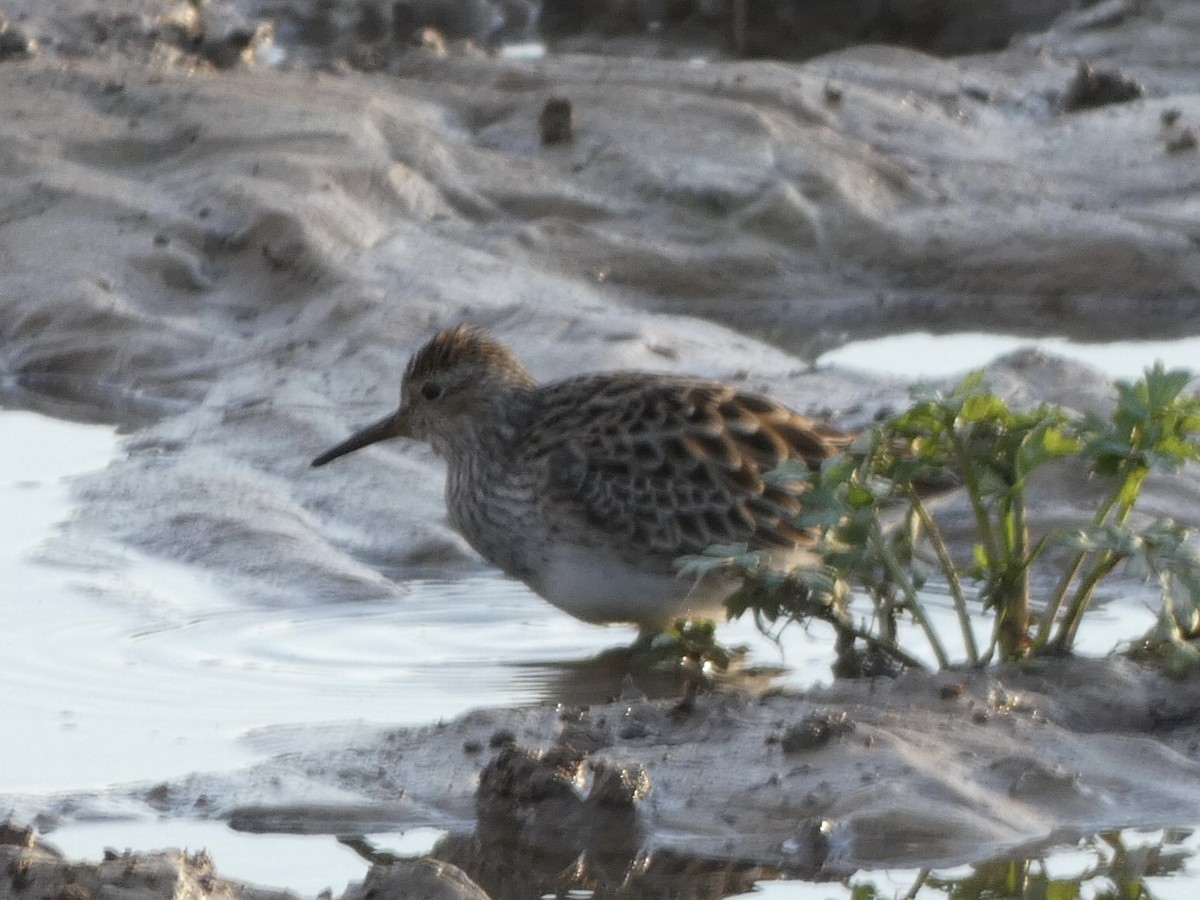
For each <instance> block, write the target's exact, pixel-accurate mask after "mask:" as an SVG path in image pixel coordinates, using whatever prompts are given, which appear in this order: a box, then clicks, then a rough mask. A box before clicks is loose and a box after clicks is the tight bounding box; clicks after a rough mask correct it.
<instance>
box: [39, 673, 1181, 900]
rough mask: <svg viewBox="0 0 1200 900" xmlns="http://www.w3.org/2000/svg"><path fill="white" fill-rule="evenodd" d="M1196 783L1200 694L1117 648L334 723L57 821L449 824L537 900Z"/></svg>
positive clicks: (455, 835) (309, 826)
mask: <svg viewBox="0 0 1200 900" xmlns="http://www.w3.org/2000/svg"><path fill="white" fill-rule="evenodd" d="M292 741H293V742H295V743H297V744H300V743H303V741H302V740H299V739H298V735H297V736H293V738H292ZM1197 776H1200V685H1197V684H1196V683H1194V682H1178V681H1170V680H1167V679H1165V678H1163V677H1162V676H1160V675H1158V674H1155V673H1153V672H1150V671H1148V670H1145V669H1143V668H1140V667H1138V666H1137V665H1135V664H1133V663H1130V662H1127V661H1124V660H1120V659H1110V660H1103V661H1098V660H1056V661H1039V662H1036V663H1030V664H1027V665H1024V666H1021V667H1013V666H1001V667H999V668H997V669H994V670H991V671H988V672H982V673H981V672H953V671H951V672H944V673H941V674H937V675H924V674H917V673H911V674H908V675H905V676H903V677H901V678H898V679H881V680H875V681H856V682H842V683H838V684H836V685H834V686H833V687H831V688H828V689H821V690H813V691H809V692H805V693H802V694H798V695H797V694H791V693H787V692H767V693H765V694H761V693H760V694H753V695H752V694H747V693H742V692H739V691H736V690H733V691H722V692H717V693H714V694H707V695H700V696H699V697H697V698H696V699H695V702H694V703H680V702H678V701H670V702H664V701H657V702H655V701H647V700H645V699H641V698H638V697H636V696H632V697H628V698H625V699H622V700H619V701H614V702H610V703H599V704H592V705H583V706H580V705H575V706H560V707H558V708H539V709H526V710H495V711H480V712H477V713H472V714H470V715H467V716H464V717H462V718H460V719H457V720H455V721H452V722H449V723H445V724H439V725H437V726H433V727H426V728H416V729H403V730H392V729H382V730H377V731H374V732H370V731H367V730H365V729H364V730H361V731H360V732H359V733H358V734H355V735H354V736H353V737H352V738H349V739H347V738H346V737H344V736H340V735H328V734H327V735H325V736H324V737H320V738H319V739H318V742H317V746H311V745H310V748H309V749H308V750H305V751H300V752H296V751H293V752H288V753H284V754H281V755H279V756H276V757H275V758H273V759H271V760H269V761H266V762H263V763H261V764H259V765H256V766H254V767H253V768H250V769H248V770H245V771H243V772H238V773H232V774H220V773H214V774H207V775H194V776H190V777H188V778H185V779H181V780H179V781H173V782H167V783H161V784H156V785H146V786H140V787H134V788H132V789H128V790H125V791H120V792H117V793H116V794H115V795H114V794H104V795H93V796H88V795H80V796H73V797H71V798H67V799H64V800H62V801H61V803H60V804H59V805H58V807H57V808H55V804H51V805H50V806H49V807H48V808H46V809H45V810H43V812H42V814H41V821H42V825H43V827H47V828H51V829H52V828H53V823H54V821H55V819H56V818H58V817H60V816H68V817H80V816H82V817H88V816H91V815H96V814H100V813H102V812H104V811H107V812H108V814H111V813H112V811H113V810H114V804H115V803H119V804H123V805H124V807H125V810H126V812H127V813H129V812H132V811H133V810H134V809H135V808H136V807H141V808H142V809H152V810H153V811H154V812H155V814H158V815H168V816H197V815H202V816H205V817H215V818H218V819H222V820H226V821H228V822H229V823H230V825H231V826H232V827H234V828H237V829H241V830H246V831H252V832H258V831H262V832H281V831H282V832H295V833H305V834H315V833H329V834H339V835H342V836H343V840H345V841H347V842H349V843H351V844H352V845H361V847H368V846H369V838H368V840H366V841H361V840H351V839H350V838H349V837H348V836H349V835H356V834H357V835H368V836H369V834H370V833H371V832H372V831H387V830H394V829H396V828H398V827H411V826H413V825H435V826H437V827H440V828H444V829H446V830H447V831H448V832H449V835H448V836H447V837H446V838H445V839H443V840H442V841H441V842H440V843H439V844H438V845H437V846H435V848H434V850H433V853H432V855H433V857H435V858H439V859H442V860H444V861H447V862H451V863H453V864H455V865H457V866H460V867H462V868H463V869H464V870H465V871H466V872H467V874H468V875H470V876H471V877H472V878H474V879H475V880H476V881H478V882H479V883H480V884H482V885H483V886H484V887H485V888H487V889H488V890H489V891H495V892H498V893H497V894H496V895H497V896H500V895H502V896H521V895H522V893H521V891H525V892H526V894H533V895H536V894H538V893H544V892H545V889H546V886H547V884H548V883H551V881H552V879H553V878H561V877H562V876H561V873H562V872H563V871H564V869H570V868H571V863H572V861H573V860H576V859H582V860H584V862H583V864H582V865H581V866H580V867H579V868H580V871H581V872H582V871H586V870H588V869H589V867H591V868H597V869H601V870H604V871H608V872H610V873H621V872H626V873H627V872H629V871H633V870H634V869H635V868H639V867H635V866H634V863H635V861H636V860H639V859H643V858H646V855H647V854H649V857H650V858H654V857H655V856H656V855H659V856H661V863H660V869H659V871H660V874H661V872H662V869H663V868H666V869H670V868H671V866H672V865H673V864H672V863H671V862H670V860H672V859H674V860H676V861H678V860H684V859H693V860H710V861H713V862H714V865H716V869H719V870H721V871H723V872H725V873H726V875H728V876H729V877H730V878H731V879H733V876H734V875H735V874H737V873H741V876H742V877H751V876H753V875H754V874H755V873H757V875H758V876H759V877H762V876H763V875H764V874H771V873H773V874H774V875H776V876H777V875H779V874H788V875H791V876H794V877H806V878H822V879H825V878H838V877H844V876H846V875H849V874H850V873H853V872H854V871H856V870H860V869H882V868H888V867H903V868H920V867H940V866H954V865H958V864H961V863H965V862H972V861H976V860H979V859H981V858H986V857H991V856H996V855H1000V854H1005V853H1020V852H1021V851H1025V852H1029V853H1033V852H1036V850H1035V848H1036V847H1038V846H1042V845H1044V844H1046V843H1048V842H1051V841H1058V842H1063V841H1070V840H1072V839H1073V838H1075V837H1077V836H1082V835H1086V834H1089V833H1092V832H1097V831H1104V830H1108V829H1112V828H1116V827H1128V826H1147V827H1158V826H1161V825H1164V824H1168V823H1178V822H1190V821H1194V820H1195V818H1196V815H1197V812H1198V811H1200V787H1197V785H1200V779H1198V777H1197ZM299 797H306V798H308V799H307V801H305V802H298V798H299ZM51 839H52V836H51ZM385 856H386V854H385ZM506 861H507V863H506ZM716 861H724V863H723V864H720V865H717V864H716ZM716 869H714V871H716ZM539 879H540V880H539ZM617 880H618V881H619V880H620V879H617ZM554 883H555V884H558V885H560V886H561V885H562V883H561V882H554ZM731 883H736V879H733V881H732V882H731ZM513 885H519V886H521V887H520V888H518V889H516V890H514V889H513ZM568 886H571V885H568ZM575 886H578V885H575ZM730 889H732V888H730ZM713 895H714V896H719V894H716V893H714V894H713Z"/></svg>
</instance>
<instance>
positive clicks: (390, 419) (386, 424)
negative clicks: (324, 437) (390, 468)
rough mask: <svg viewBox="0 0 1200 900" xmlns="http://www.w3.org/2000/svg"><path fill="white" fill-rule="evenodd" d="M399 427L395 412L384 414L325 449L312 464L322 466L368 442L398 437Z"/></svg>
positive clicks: (366, 444)
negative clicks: (377, 419)
mask: <svg viewBox="0 0 1200 900" xmlns="http://www.w3.org/2000/svg"><path fill="white" fill-rule="evenodd" d="M400 434H401V429H400V428H399V423H398V422H397V416H396V413H392V414H391V415H388V416H385V417H384V418H382V419H380V420H379V421H378V422H373V423H372V424H370V425H368V426H367V427H366V428H364V429H362V430H361V431H356V432H354V434H352V435H350V437H348V438H346V440H344V441H342V442H341V443H340V444H338V445H337V446H336V447H332V448H330V449H329V450H326V451H325V452H324V453H322V454H321V455H320V456H318V457H317V458H316V459H314V460H313V461H312V465H313V466H314V467H316V466H323V465H325V463H327V462H330V461H331V460H335V459H337V458H338V457H339V456H345V455H346V454H347V453H353V452H354V451H355V450H361V449H362V448H363V447H366V446H368V445H370V444H375V443H378V442H379V441H386V440H387V439H388V438H394V437H400Z"/></svg>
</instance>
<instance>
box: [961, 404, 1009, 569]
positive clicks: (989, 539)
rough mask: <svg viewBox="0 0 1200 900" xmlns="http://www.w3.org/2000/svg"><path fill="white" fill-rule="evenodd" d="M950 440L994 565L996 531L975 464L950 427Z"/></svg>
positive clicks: (972, 508)
mask: <svg viewBox="0 0 1200 900" xmlns="http://www.w3.org/2000/svg"><path fill="white" fill-rule="evenodd" d="M950 432H951V440H952V441H953V444H954V459H955V462H956V463H957V465H958V470H959V472H961V473H962V479H963V485H964V486H965V487H966V489H967V496H968V497H970V498H971V511H972V512H973V513H974V514H975V524H976V525H977V526H978V528H979V536H980V539H981V540H982V541H983V546H984V547H985V548H986V549H987V555H988V561H989V563H991V564H992V565H994V564H995V563H996V562H997V561H998V560H999V559H1000V545H999V544H998V543H997V541H996V533H995V532H994V531H993V530H992V523H991V520H990V519H988V514H987V509H986V508H985V507H984V505H983V492H982V491H981V489H980V487H979V479H977V478H976V477H975V465H974V463H972V461H971V456H970V454H969V453H968V452H967V448H966V446H965V445H964V444H963V441H962V437H961V436H960V435H959V434H958V433H957V432H956V431H954V427H953V424H951V427H950Z"/></svg>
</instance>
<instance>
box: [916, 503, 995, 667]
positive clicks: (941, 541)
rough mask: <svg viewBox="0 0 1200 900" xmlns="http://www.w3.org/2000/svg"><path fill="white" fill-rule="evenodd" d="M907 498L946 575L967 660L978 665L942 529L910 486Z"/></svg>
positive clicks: (964, 600) (976, 648)
mask: <svg viewBox="0 0 1200 900" xmlns="http://www.w3.org/2000/svg"><path fill="white" fill-rule="evenodd" d="M908 500H909V503H911V504H912V508H913V512H915V513H916V514H917V520H918V521H919V522H920V523H921V527H922V528H924V529H925V533H926V534H927V535H929V542H930V543H931V544H933V552H934V554H935V555H936V556H937V561H938V565H939V566H941V567H942V574H943V575H945V576H946V584H947V585H948V586H949V588H950V596H951V597H953V598H954V612H955V613H956V614H957V615H958V625H959V627H960V628H961V629H962V635H963V643H964V644H965V645H966V648H967V661H968V662H970V663H971V665H973V666H974V665H978V664H979V646H978V644H976V643H975V630H974V629H973V628H972V627H971V616H970V614H969V612H968V611H967V595H966V594H965V593H964V592H963V587H962V580H961V579H960V578H959V577H958V568H957V567H956V566H955V565H954V560H952V559H951V558H950V548H949V547H947V546H946V540H945V538H944V537H942V531H941V529H940V528H938V527H937V523H936V522H934V520H933V516H931V515H930V514H929V509H928V508H927V507H926V506H925V504H924V503H922V502H921V498H920V497H918V496H917V492H916V491H915V490H914V489H913V488H912V487H911V486H910V487H909V488H908Z"/></svg>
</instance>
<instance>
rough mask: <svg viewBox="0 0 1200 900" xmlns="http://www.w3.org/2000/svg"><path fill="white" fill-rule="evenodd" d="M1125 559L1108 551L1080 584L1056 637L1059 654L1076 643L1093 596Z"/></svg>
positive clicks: (1054, 645) (1054, 641)
mask: <svg viewBox="0 0 1200 900" xmlns="http://www.w3.org/2000/svg"><path fill="white" fill-rule="evenodd" d="M1122 559H1124V557H1123V556H1122V555H1121V554H1119V553H1114V552H1113V551H1112V550H1106V551H1105V552H1104V553H1103V554H1101V556H1100V559H1099V560H1097V561H1096V563H1095V565H1093V566H1092V568H1091V570H1090V571H1089V572H1088V573H1087V575H1086V576H1085V577H1084V579H1083V581H1082V582H1080V585H1079V589H1078V590H1077V591H1076V592H1075V596H1074V597H1073V598H1071V605H1070V607H1069V608H1068V609H1067V616H1066V618H1065V619H1063V622H1062V626H1061V627H1060V628H1059V629H1058V634H1057V635H1055V637H1054V640H1053V642H1052V643H1051V646H1052V647H1053V649H1054V650H1055V651H1056V652H1058V653H1066V652H1067V651H1068V650H1070V649H1071V647H1072V645H1074V643H1075V634H1076V632H1078V631H1079V625H1080V623H1081V622H1082V621H1083V614H1084V613H1085V612H1086V611H1087V608H1088V604H1089V603H1091V600H1092V594H1094V593H1095V591H1096V585H1098V584H1099V583H1100V582H1101V581H1102V580H1103V579H1105V578H1107V577H1108V576H1109V574H1110V573H1111V572H1112V570H1113V569H1115V568H1116V567H1117V565H1118V564H1119V563H1120V562H1121V560H1122Z"/></svg>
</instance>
